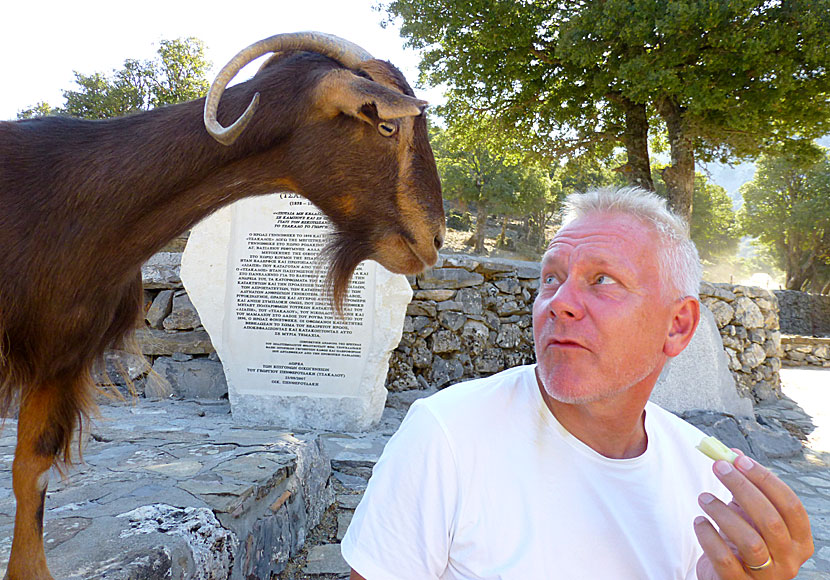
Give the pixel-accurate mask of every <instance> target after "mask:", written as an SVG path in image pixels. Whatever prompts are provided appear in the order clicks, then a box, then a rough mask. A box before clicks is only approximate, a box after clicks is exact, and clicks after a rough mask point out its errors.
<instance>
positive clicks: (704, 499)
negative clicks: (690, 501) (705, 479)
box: [700, 493, 715, 504]
mask: <svg viewBox="0 0 830 580" xmlns="http://www.w3.org/2000/svg"><path fill="white" fill-rule="evenodd" d="M700 501H701V503H705V504H710V503H712V502H713V501H715V496H714V495H712V494H711V493H702V494H700Z"/></svg>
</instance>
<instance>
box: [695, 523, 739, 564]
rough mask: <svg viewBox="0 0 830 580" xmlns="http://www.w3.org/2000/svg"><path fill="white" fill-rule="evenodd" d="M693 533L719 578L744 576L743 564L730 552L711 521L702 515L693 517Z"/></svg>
mask: <svg viewBox="0 0 830 580" xmlns="http://www.w3.org/2000/svg"><path fill="white" fill-rule="evenodd" d="M695 535H696V536H697V541H698V542H699V543H700V547H701V548H703V553H704V554H706V557H707V558H708V559H709V563H710V564H711V565H712V568H713V569H714V571H715V573H717V575H718V577H719V578H745V577H746V575H745V570H744V567H743V564H741V562H740V560H738V558H737V557H736V556H735V554H733V553H732V550H731V549H730V548H729V546H728V545H727V543H726V542H725V541H724V539H723V538H722V537H721V536H720V534H719V533H718V531H717V530H716V529H715V527H714V526H713V525H712V522H710V521H709V520H707V519H706V518H704V517H703V516H698V517H697V518H695Z"/></svg>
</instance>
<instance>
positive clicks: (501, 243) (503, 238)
mask: <svg viewBox="0 0 830 580" xmlns="http://www.w3.org/2000/svg"><path fill="white" fill-rule="evenodd" d="M509 220H510V216H508V215H504V216H503V217H502V220H501V233H500V234H499V237H498V239H497V240H496V247H497V248H504V247H506V246H507V222H508V221H509Z"/></svg>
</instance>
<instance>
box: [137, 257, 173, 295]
mask: <svg viewBox="0 0 830 580" xmlns="http://www.w3.org/2000/svg"><path fill="white" fill-rule="evenodd" d="M181 269H182V254H181V252H159V253H157V254H154V255H153V256H152V257H151V258H150V259H149V260H147V262H145V264H144V265H143V266H142V267H141V282H142V283H143V284H144V287H145V288H147V289H160V288H161V289H165V288H181V287H182V278H181Z"/></svg>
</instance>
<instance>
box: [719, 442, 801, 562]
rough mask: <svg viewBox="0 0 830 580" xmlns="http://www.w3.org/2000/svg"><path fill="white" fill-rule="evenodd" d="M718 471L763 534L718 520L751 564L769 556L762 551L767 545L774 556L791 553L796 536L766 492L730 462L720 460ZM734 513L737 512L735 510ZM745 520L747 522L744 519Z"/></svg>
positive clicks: (735, 499)
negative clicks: (759, 558) (758, 534)
mask: <svg viewBox="0 0 830 580" xmlns="http://www.w3.org/2000/svg"><path fill="white" fill-rule="evenodd" d="M743 459H748V458H746V457H739V458H738V459H737V460H736V462H737V461H741V460H743ZM714 470H715V473H716V474H717V476H718V478H719V479H720V480H721V481H722V482H723V484H724V485H725V486H726V487H727V489H729V491H731V492H732V497H733V500H734V501H735V503H737V504H738V505H739V506H740V507H741V508H742V509H743V511H744V512H745V513H746V514H747V515H748V516H749V518H750V521H752V523H753V526H752V527H753V531H755V530H757V532H758V533H760V535H761V537H760V538H758V537H757V535H750V534H745V533H743V532H744V529H743V528H737V527H733V528H731V529H729V530H724V529H723V527H722V526H721V521H720V520H715V521H716V522H717V523H718V525H719V526H721V530H723V531H725V533H726V535H727V536H728V537H729V539H730V540H732V541H733V542H735V545H736V546H737V547H738V550H739V551H740V552H741V556H742V557H748V558H749V561H750V563H753V564H754V563H755V559H756V557H757V556H761V555H762V556H763V557H762V558H761V562H763V561H764V560H765V559H766V556H767V554H761V553H760V552H766V549H764V548H765V547H766V548H767V549H768V550H769V553H770V554H772V557H773V558H775V557H776V556H781V555H782V554H784V553H787V552H789V550H790V549H791V546H792V538H791V536H790V532H789V530H788V528H787V526H786V523H785V520H784V519H783V516H782V515H781V513H779V511H778V510H777V509H776V507H775V505H774V504H773V503H772V501H771V500H770V499H769V498H767V497H766V496H765V495H764V493H763V491H761V489H760V488H758V487H757V486H756V485H755V484H754V483H753V482H752V481H751V480H750V479H749V478H748V477H746V476H745V475H743V474H742V472H741V471H739V470H738V469H735V468H734V467H733V466H732V465H730V464H729V463H727V462H726V461H716V462H715V466H714ZM730 513H731V514H732V515H735V514H734V512H732V511H731V510H730ZM741 521H743V519H742V518H741ZM758 540H760V543H759V541H758ZM764 545H766V546H764Z"/></svg>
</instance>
